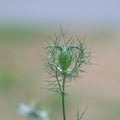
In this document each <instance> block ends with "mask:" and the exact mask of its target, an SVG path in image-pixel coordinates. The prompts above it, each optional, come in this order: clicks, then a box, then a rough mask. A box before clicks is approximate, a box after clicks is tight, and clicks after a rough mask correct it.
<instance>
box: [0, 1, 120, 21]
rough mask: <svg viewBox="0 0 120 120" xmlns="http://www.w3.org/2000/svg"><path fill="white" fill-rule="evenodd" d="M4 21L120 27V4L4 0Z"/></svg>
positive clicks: (0, 10)
mask: <svg viewBox="0 0 120 120" xmlns="http://www.w3.org/2000/svg"><path fill="white" fill-rule="evenodd" d="M0 20H1V21H8V20H9V21H11V20H14V21H24V20H29V21H39V20H41V21H45V20H46V21H59V22H61V21H66V22H76V23H79V22H84V23H93V22H102V21H109V22H114V23H119V21H120V0H0Z"/></svg>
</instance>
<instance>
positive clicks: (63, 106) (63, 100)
mask: <svg viewBox="0 0 120 120" xmlns="http://www.w3.org/2000/svg"><path fill="white" fill-rule="evenodd" d="M65 79H66V75H64V77H63V84H62V91H61V94H62V112H63V120H66V114H65Z"/></svg>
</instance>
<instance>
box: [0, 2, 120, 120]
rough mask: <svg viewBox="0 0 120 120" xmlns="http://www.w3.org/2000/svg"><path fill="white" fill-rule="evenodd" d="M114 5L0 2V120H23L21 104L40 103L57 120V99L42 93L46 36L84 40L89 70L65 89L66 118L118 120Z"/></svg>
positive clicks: (119, 5)
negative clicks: (88, 52)
mask: <svg viewBox="0 0 120 120" xmlns="http://www.w3.org/2000/svg"><path fill="white" fill-rule="evenodd" d="M119 11H120V1H119V0H84V1H83V0H60V1H58V0H44V1H43V0H29V1H28V0H20V1H18V0H0V119H3V120H27V118H24V117H21V116H20V115H18V113H17V109H18V104H19V103H21V102H24V103H28V104H29V103H30V102H31V101H35V100H37V101H41V102H42V103H43V106H44V107H45V109H46V110H48V111H49V113H50V116H51V120H61V102H60V96H58V95H56V94H54V93H51V92H49V91H47V90H45V89H43V84H45V80H48V75H47V74H46V72H45V57H46V54H45V47H46V42H45V40H48V35H51V34H52V32H59V30H60V29H59V28H60V24H61V25H62V26H63V29H64V30H65V31H68V32H69V34H74V35H84V34H87V37H86V45H87V47H88V48H89V49H90V50H91V51H92V55H93V56H95V58H94V59H93V60H92V63H94V64H93V65H90V66H88V67H86V72H85V73H82V74H81V77H80V78H79V79H77V80H76V81H72V82H71V84H70V87H69V88H67V92H68V93H69V96H67V97H66V104H67V105H66V106H67V109H68V111H67V118H68V119H69V120H74V119H76V109H77V108H79V110H80V113H81V112H82V111H83V109H84V108H85V106H86V105H87V104H88V110H87V112H86V114H85V116H84V118H83V120H88V119H89V120H119V119H120V70H119V67H120V14H119Z"/></svg>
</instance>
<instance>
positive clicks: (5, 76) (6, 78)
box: [0, 68, 15, 90]
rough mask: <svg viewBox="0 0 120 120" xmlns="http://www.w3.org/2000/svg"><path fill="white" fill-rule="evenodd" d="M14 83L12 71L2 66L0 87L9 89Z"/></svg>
mask: <svg viewBox="0 0 120 120" xmlns="http://www.w3.org/2000/svg"><path fill="white" fill-rule="evenodd" d="M14 83H15V76H14V72H13V70H12V69H11V68H4V69H2V70H0V88H1V89H3V90H10V89H11V88H12V87H13V86H14Z"/></svg>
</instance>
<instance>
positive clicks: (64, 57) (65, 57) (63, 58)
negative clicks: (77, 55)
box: [58, 50, 72, 70]
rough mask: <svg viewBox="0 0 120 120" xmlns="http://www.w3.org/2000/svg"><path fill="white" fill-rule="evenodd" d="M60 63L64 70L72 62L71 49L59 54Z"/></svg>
mask: <svg viewBox="0 0 120 120" xmlns="http://www.w3.org/2000/svg"><path fill="white" fill-rule="evenodd" d="M58 59H59V65H60V67H61V69H62V70H67V69H68V68H69V67H70V65H71V62H72V54H71V52H70V51H67V50H66V51H62V52H61V53H60V55H59V58H58Z"/></svg>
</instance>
